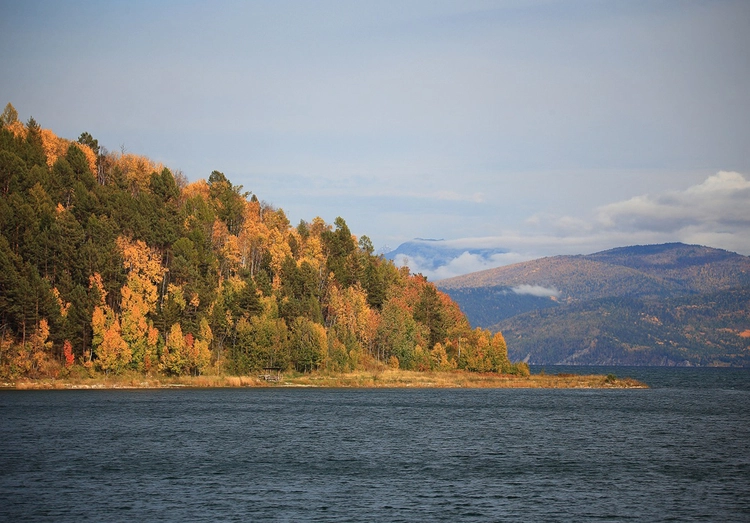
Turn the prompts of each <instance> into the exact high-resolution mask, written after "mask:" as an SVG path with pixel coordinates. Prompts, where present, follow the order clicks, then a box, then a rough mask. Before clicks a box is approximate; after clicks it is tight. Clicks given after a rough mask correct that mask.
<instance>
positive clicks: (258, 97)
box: [0, 0, 750, 278]
mask: <svg viewBox="0 0 750 523" xmlns="http://www.w3.org/2000/svg"><path fill="white" fill-rule="evenodd" d="M748 28H750V2H747V1H745V0H738V1H732V0H727V1H724V0H710V1H690V0H684V1H660V0H647V1H639V0H632V1H628V2H612V1H607V0H601V1H599V0H570V1H564V2H563V1H551V0H550V1H545V0H529V1H520V0H517V1H514V0H506V1H489V0H487V1H480V0H476V1H472V0H463V1H440V0H426V1H421V0H413V1H410V0H400V1H388V0H378V1H370V2H365V1H357V0H351V1H327V0H319V1H292V0H290V1H286V0H275V1H268V2H265V1H257V2H253V1H236V2H235V1H222V0H213V1H211V2H202V1H187V0H186V1H137V0H133V1H111V2H108V1H94V0H91V1H76V0H70V1H41V2H40V1H36V0H25V1H24V2H16V1H9V0H0V49H2V53H0V66H2V71H3V74H2V75H0V103H1V104H2V105H4V104H5V103H7V102H10V103H12V104H13V106H14V107H15V108H16V110H17V111H18V113H19V117H20V118H21V119H22V120H24V121H26V120H27V119H28V118H29V117H30V116H33V117H34V119H36V121H37V122H39V124H40V125H41V126H42V127H45V128H49V129H51V130H53V131H54V132H55V133H56V134H58V135H60V136H63V137H66V138H70V139H75V138H77V137H78V136H79V135H80V134H81V132H84V131H86V132H89V133H91V134H92V135H93V136H94V138H96V139H98V140H99V143H100V144H101V145H104V146H105V147H106V148H107V149H109V150H110V151H121V150H125V151H127V152H132V153H136V154H141V155H144V156H148V157H149V158H151V159H152V160H154V161H157V162H161V163H163V164H165V165H167V166H168V167H170V168H171V169H173V170H179V171H181V172H182V173H183V174H184V175H185V176H187V178H188V179H189V180H190V181H195V180H198V179H200V178H208V176H209V174H210V173H211V171H213V170H219V171H221V172H223V173H224V174H225V175H226V176H227V177H228V178H229V179H230V180H231V181H232V182H233V183H234V184H236V185H242V186H243V187H244V189H245V190H247V191H251V192H252V193H253V194H256V195H257V196H258V198H259V199H261V200H264V201H266V202H268V203H270V204H273V205H274V206H276V207H280V208H282V209H284V211H285V212H286V214H287V216H288V217H289V219H290V220H291V222H292V224H297V223H299V221H300V220H302V219H304V220H306V221H310V220H312V219H313V218H314V217H316V216H320V217H322V218H323V219H325V220H326V221H327V222H328V223H333V221H334V219H335V218H336V217H337V216H341V217H343V218H344V219H345V220H346V222H347V224H348V226H349V228H350V229H351V230H352V232H353V233H354V234H355V235H357V236H360V235H367V236H369V237H370V239H371V240H372V242H373V244H374V246H375V248H376V250H377V251H383V252H384V251H388V250H391V249H395V248H396V247H397V246H398V245H399V244H401V243H402V242H405V241H408V240H410V239H413V238H431V239H444V240H445V242H446V244H449V245H450V246H451V247H453V248H458V249H459V250H460V249H461V248H463V247H465V248H467V249H468V248H496V249H498V250H502V251H503V253H502V254H495V255H492V256H479V255H470V254H468V253H466V255H463V256H458V257H456V259H454V260H453V261H452V262H450V263H448V264H446V266H444V267H442V268H441V269H440V271H439V272H435V271H431V272H430V271H423V272H425V273H426V275H428V276H432V277H433V278H437V277H447V276H451V275H456V274H461V273H465V272H471V271H474V270H480V269H486V268H490V267H493V266H498V265H504V264H508V263H514V262H518V261H523V260H528V259H533V258H538V257H541V256H551V255H557V254H587V253H592V252H597V251H601V250H604V249H608V248H612V247H618V246H626V245H636V244H651V243H662V242H672V241H681V242H685V243H697V244H702V245H708V246H711V247H717V248H723V249H728V250H731V251H734V252H739V253H741V254H745V255H750V210H749V209H750V95H749V93H750V31H749V30H748ZM411 268H412V270H414V271H415V272H419V269H420V267H411Z"/></svg>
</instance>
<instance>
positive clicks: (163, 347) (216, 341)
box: [0, 104, 526, 377]
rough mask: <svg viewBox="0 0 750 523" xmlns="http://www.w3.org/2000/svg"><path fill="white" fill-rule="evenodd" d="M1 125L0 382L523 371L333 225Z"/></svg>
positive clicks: (85, 145) (482, 334)
mask: <svg viewBox="0 0 750 523" xmlns="http://www.w3.org/2000/svg"><path fill="white" fill-rule="evenodd" d="M0 119H1V120H2V122H1V123H2V128H1V129H0V231H2V234H1V235H0V374H2V375H3V376H6V377H17V376H28V377H39V376H53V377H57V376H65V375H66V374H69V373H71V372H79V373H80V372H88V373H95V372H106V373H119V372H123V371H130V372H142V373H145V374H152V373H164V374H172V375H183V374H200V373H230V374H247V373H252V372H255V371H258V370H260V369H262V368H265V367H277V368H281V369H296V370H297V371H300V372H305V371H311V370H326V371H331V372H339V371H347V370H353V369H357V368H373V367H378V366H390V367H399V368H404V369H417V370H428V369H432V370H450V369H454V368H462V369H467V370H476V371H503V372H524V371H525V370H526V369H525V366H524V365H523V364H521V365H511V364H510V363H509V361H508V358H507V350H506V347H505V341H504V339H503V337H502V335H501V334H495V335H492V334H491V333H490V332H489V331H486V330H482V329H473V330H472V329H471V327H470V326H469V323H468V321H467V320H466V318H465V316H464V315H463V313H462V312H461V311H460V309H459V308H458V306H457V305H456V304H455V303H454V302H453V301H452V300H451V299H450V298H449V297H448V296H447V295H446V294H444V293H442V292H439V291H438V290H437V289H436V288H435V286H434V285H432V284H431V283H429V282H428V281H426V279H425V278H423V277H421V276H414V275H411V274H410V273H409V270H408V269H406V268H403V269H397V268H396V267H395V266H394V265H393V263H391V262H390V261H388V260H386V259H384V258H383V257H382V256H375V255H374V254H373V247H372V244H371V242H370V240H369V239H368V238H367V237H366V236H361V237H360V238H355V237H354V236H353V235H352V233H351V232H350V230H349V228H348V227H347V224H346V222H345V220H344V219H343V218H337V219H336V220H335V221H334V223H333V224H328V223H325V221H324V220H323V219H321V218H313V219H311V220H310V221H304V220H303V221H300V223H299V224H297V225H296V226H292V225H291V224H290V222H289V220H288V219H287V217H286V215H285V213H284V211H283V210H282V209H279V208H275V207H274V206H272V205H270V204H268V203H266V202H263V201H262V200H259V198H258V197H257V196H256V195H255V194H252V193H251V192H250V191H246V190H245V189H244V188H243V187H242V186H238V185H234V184H233V183H232V182H231V181H230V180H229V179H228V178H227V176H225V175H224V174H223V173H221V172H219V171H213V172H212V173H210V175H209V176H208V179H207V180H197V181H194V182H192V183H190V182H188V180H187V179H186V178H185V177H184V176H182V175H181V174H180V173H175V172H172V171H170V169H168V168H167V167H165V166H163V165H159V164H156V163H155V162H152V161H151V160H149V159H148V158H145V157H142V156H138V155H135V154H126V153H113V152H108V151H107V150H106V149H104V148H103V147H100V146H99V144H98V142H97V140H96V139H95V138H94V137H92V136H91V135H90V134H89V133H85V132H84V133H82V134H81V135H80V137H79V138H78V139H77V140H75V141H73V140H67V139H64V138H60V137H58V136H56V135H55V134H54V133H53V132H52V131H50V130H47V129H43V128H42V127H41V126H40V125H39V124H38V123H37V122H36V121H34V119H33V118H30V119H29V120H28V122H27V123H26V124H23V123H21V122H20V121H19V120H18V115H17V113H16V111H15V109H14V108H13V107H12V106H11V105H10V104H8V106H7V107H6V109H5V112H4V113H3V114H2V117H0ZM220 161H221V159H220V158H218V159H217V162H220Z"/></svg>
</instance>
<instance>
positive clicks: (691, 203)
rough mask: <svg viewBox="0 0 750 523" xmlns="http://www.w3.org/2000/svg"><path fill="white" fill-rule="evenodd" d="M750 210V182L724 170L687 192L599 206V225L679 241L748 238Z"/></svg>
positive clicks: (670, 192)
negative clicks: (699, 235) (704, 237)
mask: <svg viewBox="0 0 750 523" xmlns="http://www.w3.org/2000/svg"><path fill="white" fill-rule="evenodd" d="M748 209H750V181H748V180H746V179H745V177H744V176H743V175H741V174H739V173H736V172H726V171H721V172H719V173H717V174H715V175H713V176H709V177H708V178H707V179H706V180H705V181H704V182H703V183H700V184H697V185H693V186H691V187H689V188H687V189H686V190H684V191H667V192H664V193H661V194H656V195H649V194H645V195H641V196H636V197H634V198H631V199H629V200H625V201H622V202H615V203H611V204H609V205H605V206H603V207H600V208H599V209H598V213H597V219H596V222H597V224H598V225H599V226H600V227H602V228H604V229H606V230H616V231H650V232H658V233H665V234H672V235H674V236H675V238H676V239H679V240H682V239H683V238H686V237H689V236H693V235H695V234H697V233H703V234H705V233H723V234H727V233H729V234H737V235H740V234H741V235H743V236H746V235H747V231H748V229H750V212H748ZM749 243H750V242H749Z"/></svg>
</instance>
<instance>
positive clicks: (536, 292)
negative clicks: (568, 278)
mask: <svg viewBox="0 0 750 523" xmlns="http://www.w3.org/2000/svg"><path fill="white" fill-rule="evenodd" d="M512 290H513V292H515V293H516V294H528V295H530V296H538V297H540V298H548V297H549V298H552V297H555V298H557V297H558V296H560V291H559V290H557V289H555V288H554V287H542V286H541V285H519V286H518V287H513V289H512Z"/></svg>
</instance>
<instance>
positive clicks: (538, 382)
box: [0, 369, 647, 389]
mask: <svg viewBox="0 0 750 523" xmlns="http://www.w3.org/2000/svg"><path fill="white" fill-rule="evenodd" d="M0 387H2V388H6V389H131V388H177V387H185V388H238V387H328V388H407V387H410V388H506V389H510V388H527V389H531V388H545V389H584V388H585V389H603V388H647V385H645V384H644V383H641V382H639V381H637V380H634V379H631V378H617V377H616V376H614V375H612V374H610V375H607V376H602V375H596V374H594V375H579V374H557V375H550V374H534V375H531V376H518V375H511V374H495V373H478V372H466V371H460V370H456V371H449V372H416V371H407V370H395V369H385V370H383V369H377V370H373V371H358V372H349V373H340V374H334V373H325V372H313V373H309V374H300V373H295V372H290V373H288V374H286V375H284V376H282V379H281V380H280V381H279V382H268V381H265V380H262V379H260V378H259V377H257V376H223V375H212V376H180V377H169V376H160V375H156V376H144V375H143V374H139V373H125V374H120V375H116V376H114V375H110V376H105V375H93V376H86V375H79V376H76V377H68V378H65V379H39V380H28V379H24V380H17V381H8V382H3V383H0Z"/></svg>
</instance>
